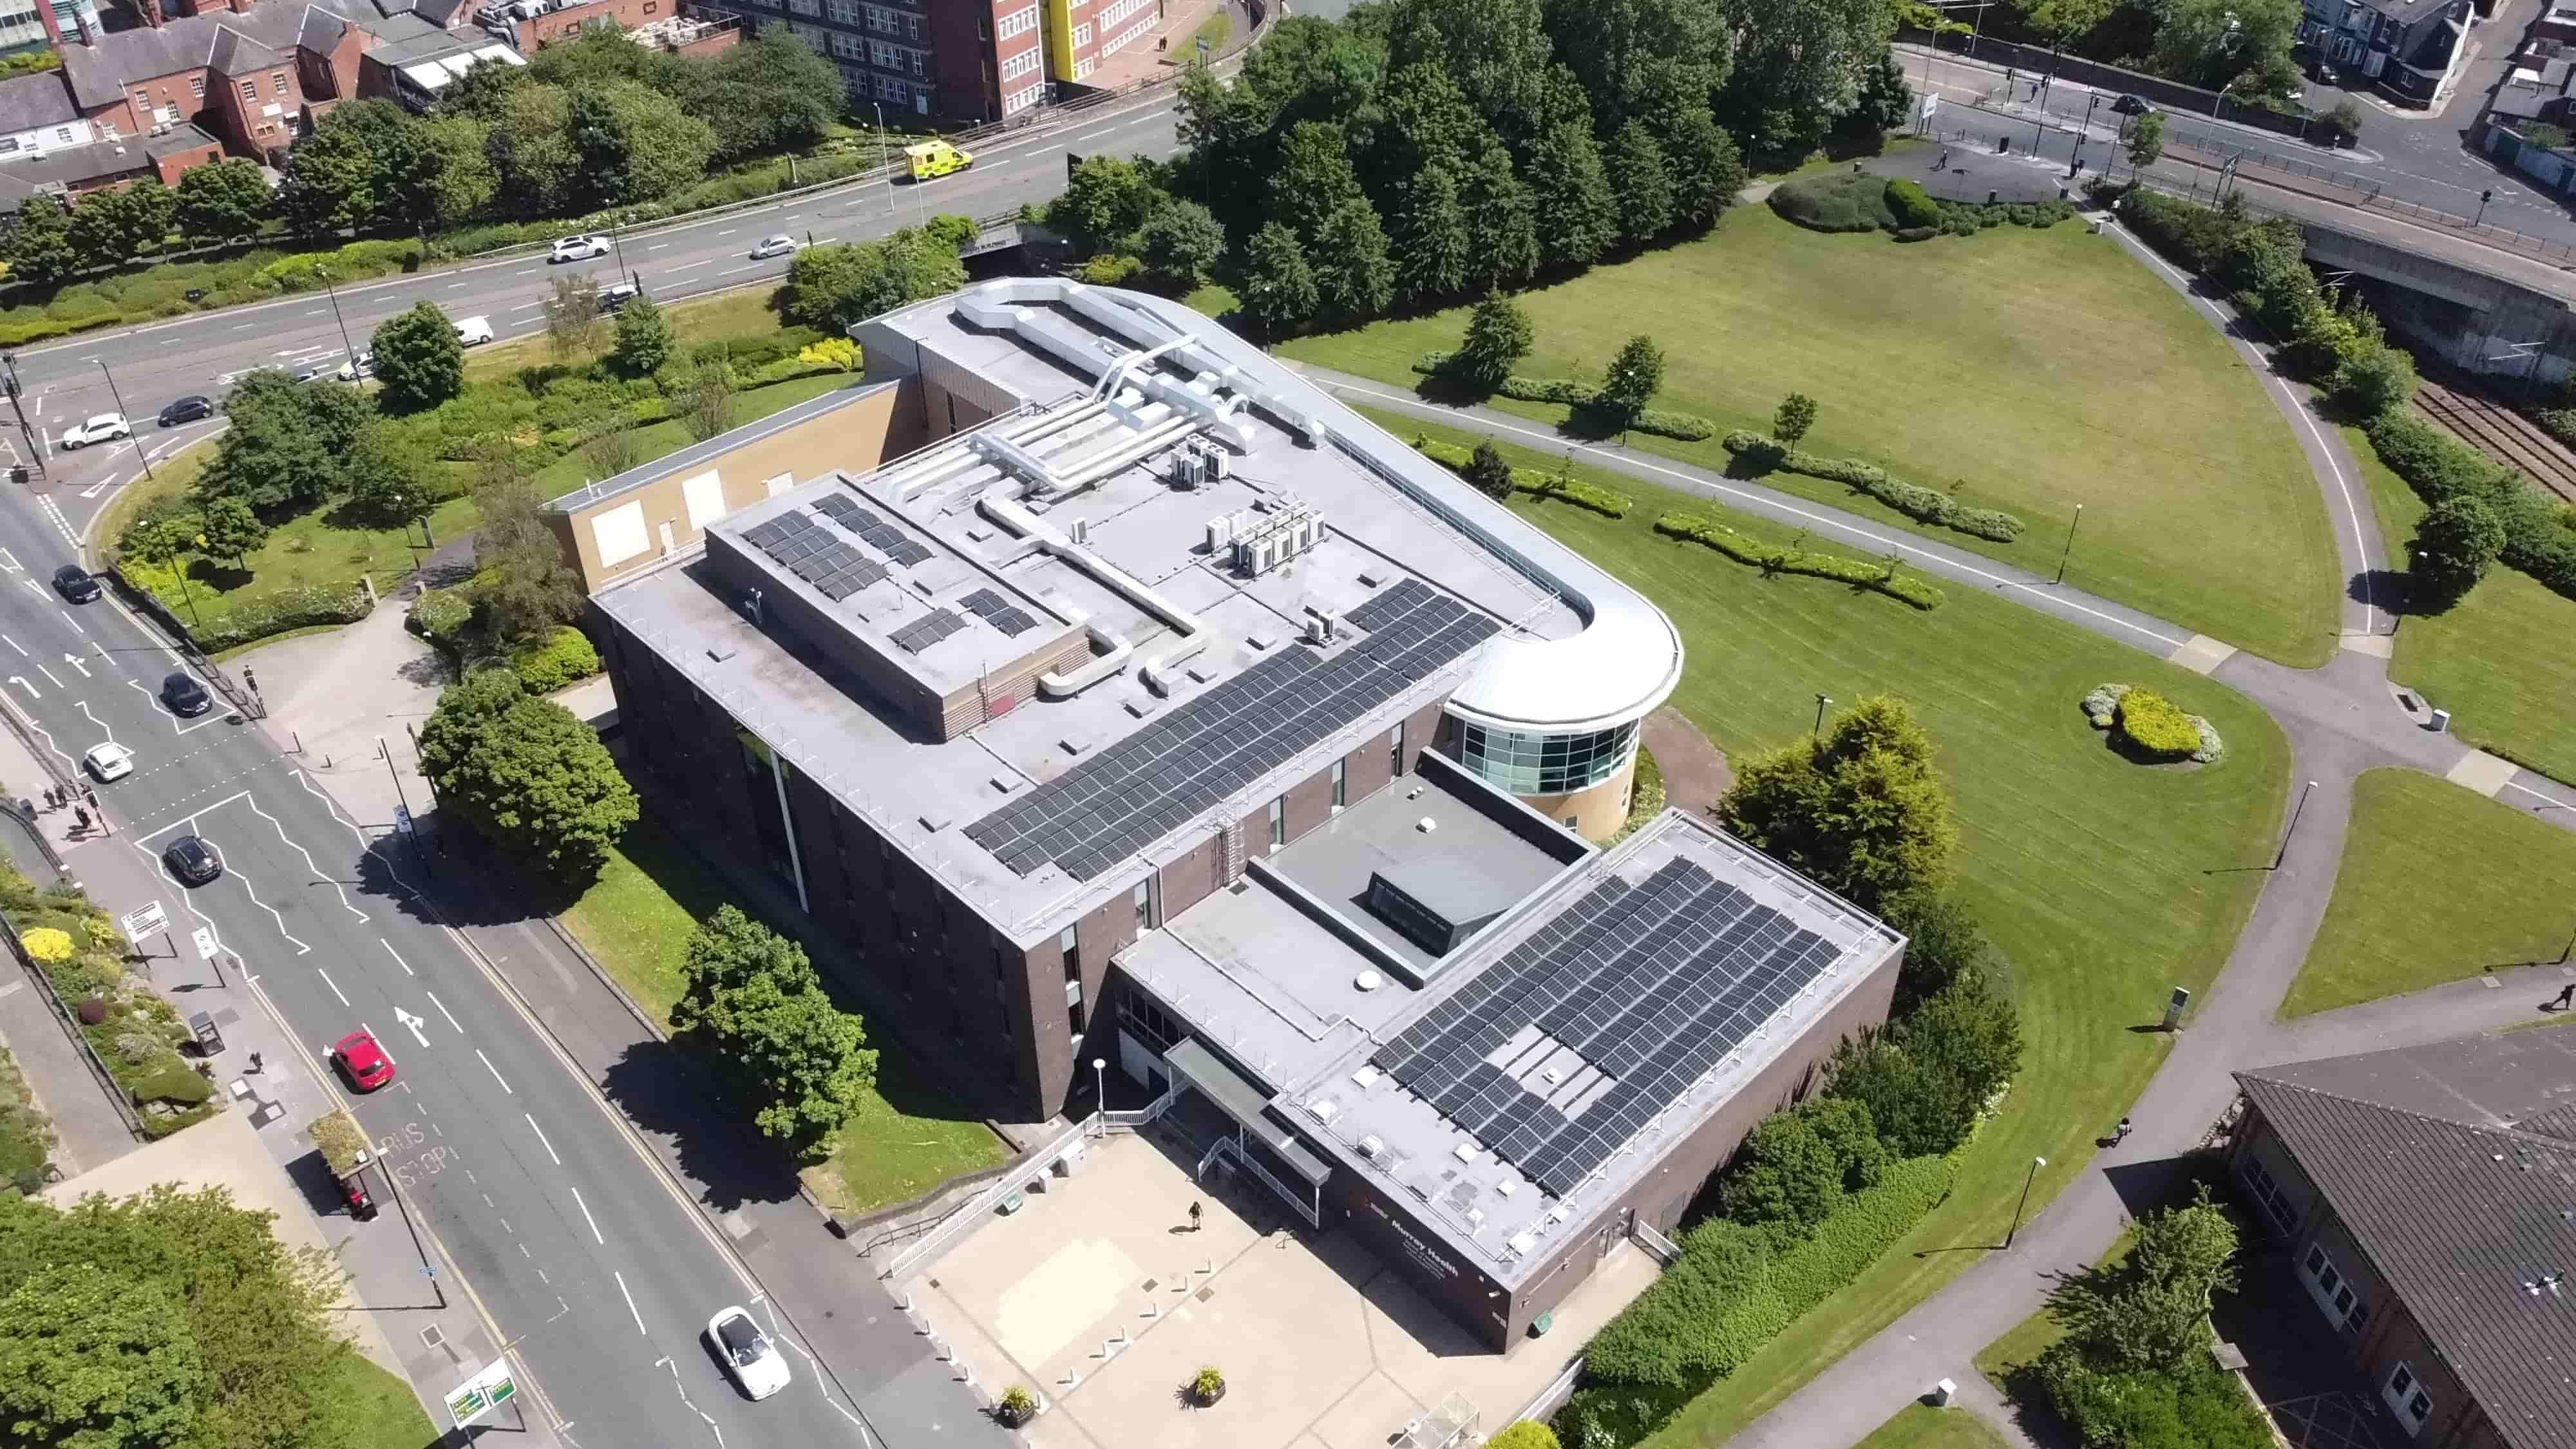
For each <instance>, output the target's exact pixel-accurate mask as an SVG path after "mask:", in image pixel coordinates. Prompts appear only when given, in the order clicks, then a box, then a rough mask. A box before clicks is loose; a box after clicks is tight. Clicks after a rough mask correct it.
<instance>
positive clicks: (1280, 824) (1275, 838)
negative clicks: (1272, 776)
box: [1270, 795, 1288, 850]
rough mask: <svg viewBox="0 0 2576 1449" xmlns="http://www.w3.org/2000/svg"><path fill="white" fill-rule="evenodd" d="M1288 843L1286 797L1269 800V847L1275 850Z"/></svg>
mask: <svg viewBox="0 0 2576 1449" xmlns="http://www.w3.org/2000/svg"><path fill="white" fill-rule="evenodd" d="M1287 843H1288V797H1287V796H1285V795H1282V796H1280V797H1279V798H1278V799H1276V800H1273V801H1271V802H1270V848H1271V849H1272V850H1277V849H1278V848H1279V847H1281V846H1283V845H1286V844H1287Z"/></svg>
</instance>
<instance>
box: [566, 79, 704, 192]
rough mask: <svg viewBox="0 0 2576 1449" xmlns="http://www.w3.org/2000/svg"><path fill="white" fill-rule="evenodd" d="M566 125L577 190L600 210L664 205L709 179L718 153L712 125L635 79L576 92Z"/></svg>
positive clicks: (569, 106) (568, 109)
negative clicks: (639, 204) (648, 203)
mask: <svg viewBox="0 0 2576 1449" xmlns="http://www.w3.org/2000/svg"><path fill="white" fill-rule="evenodd" d="M565 120H566V124H567V135H568V137H569V139H570V140H571V142H572V148H573V154H574V155H575V156H577V157H578V158H579V160H580V173H579V180H578V190H579V192H580V194H581V195H583V196H584V197H586V198H587V199H588V200H589V201H590V202H591V203H592V204H593V205H594V206H600V207H608V206H627V205H631V204H633V203H635V202H639V201H658V200H660V199H661V198H663V197H665V196H668V195H670V194H671V193H673V192H675V191H678V190H679V189H681V188H682V187H684V186H692V185H695V184H696V183H697V182H698V181H700V180H702V179H704V178H705V176H706V174H707V158H708V157H710V156H712V155H714V154H715V149H716V134H715V129H714V128H713V127H711V126H709V125H708V124H707V123H706V122H704V121H701V120H699V119H698V118H697V117H695V116H692V115H690V114H688V113H687V112H685V111H683V110H681V109H680V106H679V103H678V102H677V101H674V100H672V99H671V98H670V97H669V96H666V95H663V94H661V93H659V92H657V91H654V90H652V89H651V88H649V87H647V86H645V85H643V84H641V83H640V82H636V81H610V82H608V83H606V84H604V85H597V86H590V87H584V88H582V89H579V90H576V91H574V92H573V95H572V99H571V101H570V103H569V105H568V108H567V110H566V112H565Z"/></svg>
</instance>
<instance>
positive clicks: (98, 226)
mask: <svg viewBox="0 0 2576 1449" xmlns="http://www.w3.org/2000/svg"><path fill="white" fill-rule="evenodd" d="M176 210H177V208H176V205H175V203H174V202H173V200H172V198H171V195H170V188H168V187H166V186H163V185H162V184H161V181H160V178H158V177H150V176H147V177H145V178H144V179H142V180H140V181H137V182H135V183H134V184H133V185H131V186H127V187H123V188H121V189H117V190H111V191H95V192H92V193H90V195H89V196H88V197H86V198H85V199H83V200H82V202H81V203H80V205H78V206H76V207H74V208H73V209H72V213H71V240H72V247H73V249H74V250H76V251H78V252H79V253H80V254H81V255H82V256H83V257H86V258H89V259H91V260H93V261H113V260H122V259H124V258H126V257H131V256H135V255H137V254H138V253H141V252H144V251H147V250H151V249H154V248H157V247H159V246H160V245H161V244H162V243H164V242H166V241H168V240H169V239H170V227H171V221H172V217H173V216H174V214H175V212H176Z"/></svg>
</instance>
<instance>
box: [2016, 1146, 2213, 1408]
mask: <svg viewBox="0 0 2576 1449" xmlns="http://www.w3.org/2000/svg"><path fill="white" fill-rule="evenodd" d="M2136 1234H2137V1237H2136V1241H2135V1243H2134V1244H2133V1245H2132V1246H2131V1247H2130V1249H2129V1254H2128V1256H2127V1257H2126V1258H2125V1259H2122V1260H2120V1261H2118V1262H2116V1263H2108V1264H2100V1263H2097V1264H2095V1265H2093V1266H2092V1267H2089V1268H2084V1269H2080V1270H2077V1271H2075V1272H2071V1273H2067V1274H2064V1275H2062V1276H2061V1277H2060V1278H2059V1279H2058V1282H2057V1286H2056V1287H2054V1288H2052V1289H2050V1290H2049V1294H2048V1311H2049V1316H2050V1317H2052V1318H2054V1319H2056V1320H2057V1322H2058V1325H2059V1326H2060V1327H2062V1328H2064V1329H2065V1330H2066V1337H2065V1339H2064V1341H2063V1344H2064V1350H2065V1352H2067V1353H2068V1354H2070V1355H2072V1356H2074V1357H2076V1358H2078V1359H2080V1360H2082V1361H2084V1362H2085V1363H2087V1364H2089V1365H2091V1366H2092V1367H2095V1368H2097V1369H2106V1370H2112V1371H2118V1370H2124V1369H2149V1370H2166V1371H2170V1370H2173V1369H2177V1368H2180V1367H2182V1366H2183V1365H2184V1364H2185V1363H2187V1362H2188V1361H2189V1360H2190V1359H2191V1356H2192V1355H2193V1354H2195V1353H2197V1352H2198V1351H2199V1350H2201V1349H2202V1348H2204V1347H2206V1346H2207V1345H2208V1343H2209V1338H2210V1332H2209V1325H2208V1322H2207V1318H2208V1314H2209V1300H2210V1295H2212V1294H2213V1293H2219V1292H2224V1291H2226V1290H2229V1289H2232V1288H2234V1287H2235V1286H2236V1268H2235V1262H2234V1260H2235V1257H2236V1225H2235V1224H2233V1223H2231V1222H2229V1221H2228V1219H2227V1213H2226V1211H2225V1210H2224V1209H2222V1208H2220V1207H2219V1206H2218V1205H2217V1204H2216V1203H2214V1202H2211V1201H2210V1200H2209V1187H2208V1185H2207V1184H2205V1183H2204V1184H2202V1186H2201V1187H2200V1190H2199V1192H2198V1194H2197V1195H2196V1196H2195V1197H2194V1198H2193V1200H2192V1201H2191V1203H2190V1204H2188V1205H2187V1206H2183V1207H2164V1208H2157V1209H2154V1210H2153V1211H2150V1212H2148V1213H2146V1214H2145V1215H2144V1216H2142V1217H2140V1218H2139V1219H2138V1220H2137V1228H2136Z"/></svg>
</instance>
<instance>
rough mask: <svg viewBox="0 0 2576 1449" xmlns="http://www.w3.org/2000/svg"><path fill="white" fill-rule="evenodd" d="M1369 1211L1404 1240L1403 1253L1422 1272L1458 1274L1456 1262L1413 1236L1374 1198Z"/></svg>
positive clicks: (1435, 1274) (1442, 1274) (1440, 1276)
mask: <svg viewBox="0 0 2576 1449" xmlns="http://www.w3.org/2000/svg"><path fill="white" fill-rule="evenodd" d="M1369 1211H1370V1212H1373V1213H1375V1214H1377V1216H1378V1220H1379V1221H1380V1222H1383V1223H1385V1224H1386V1225H1387V1226H1388V1227H1390V1228H1392V1229H1394V1230H1395V1235H1396V1237H1398V1238H1400V1239H1402V1240H1403V1242H1404V1255H1405V1256H1406V1257H1408V1258H1411V1259H1412V1260H1413V1261H1414V1262H1415V1263H1416V1264H1417V1265H1419V1266H1420V1267H1421V1268H1422V1270H1423V1271H1424V1272H1426V1273H1429V1274H1430V1275H1431V1276H1432V1277H1434V1278H1455V1277H1457V1276H1458V1265H1457V1264H1455V1263H1452V1262H1450V1261H1449V1259H1448V1258H1447V1257H1445V1256H1443V1255H1442V1254H1441V1252H1440V1250H1438V1249H1437V1248H1434V1247H1432V1246H1431V1245H1430V1244H1429V1243H1426V1242H1424V1241H1422V1240H1421V1239H1420V1238H1417V1237H1415V1236H1414V1235H1413V1230H1412V1229H1411V1228H1408V1227H1406V1226H1405V1225H1404V1224H1403V1223H1401V1222H1399V1221H1397V1219H1396V1218H1395V1215H1394V1214H1392V1213H1389V1212H1388V1211H1387V1210H1386V1209H1385V1208H1384V1207H1382V1206H1380V1205H1379V1204H1378V1203H1377V1202H1376V1201H1375V1200H1374V1199H1372V1200H1371V1201H1370V1203H1369Z"/></svg>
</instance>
